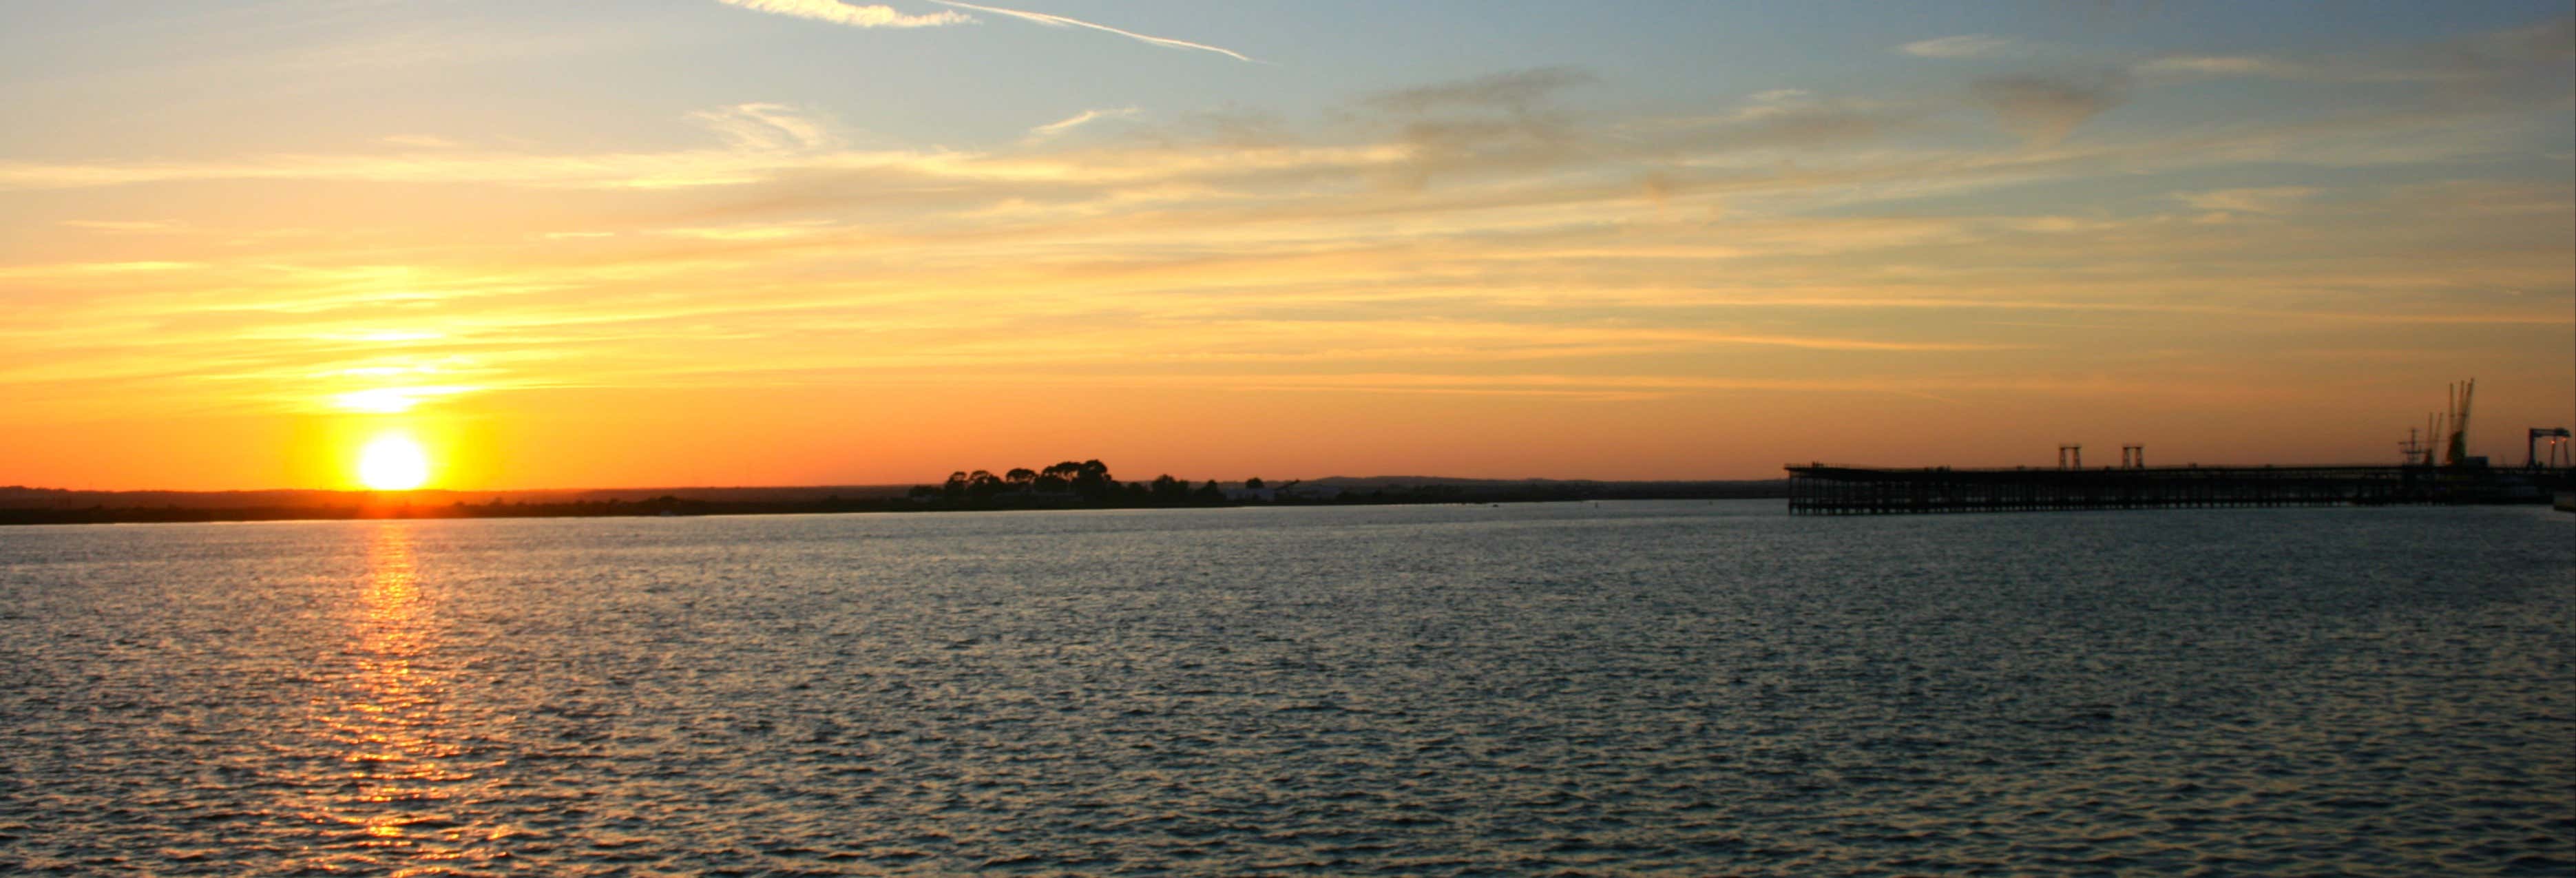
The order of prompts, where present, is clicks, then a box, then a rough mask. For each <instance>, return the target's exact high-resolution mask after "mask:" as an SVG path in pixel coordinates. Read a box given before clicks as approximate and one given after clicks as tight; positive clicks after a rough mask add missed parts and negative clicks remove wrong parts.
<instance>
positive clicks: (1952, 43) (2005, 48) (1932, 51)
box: [1896, 34, 2019, 58]
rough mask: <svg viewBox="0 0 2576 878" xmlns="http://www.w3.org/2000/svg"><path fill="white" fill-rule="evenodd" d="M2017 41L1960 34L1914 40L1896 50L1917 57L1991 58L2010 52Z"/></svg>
mask: <svg viewBox="0 0 2576 878" xmlns="http://www.w3.org/2000/svg"><path fill="white" fill-rule="evenodd" d="M2018 45H2019V44H2018V43H2015V42H2014V41H2012V40H2011V39H2008V38H2005V37H1997V36H1988V35H1986V34H1961V35H1958V36H1953V37H1936V38H1933V39H1929V40H1916V41H1914V42H1911V43H1906V44H1905V45H1902V46H1898V47H1896V50H1897V51H1899V52H1903V53H1905V54H1908V55H1912V56H1914V57H1917V58H1993V57H1997V56H2000V55H2004V54H2007V53H2009V52H2011V51H2012V50H2013V49H2014V48H2015V47H2016V46H2018Z"/></svg>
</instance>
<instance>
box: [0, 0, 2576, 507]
mask: <svg viewBox="0 0 2576 878" xmlns="http://www.w3.org/2000/svg"><path fill="white" fill-rule="evenodd" d="M770 7H776V8H770ZM789 7H794V9H790V8H789ZM297 8H301V7H297V6H296V5H295V4H272V5H249V6H242V7H238V8H235V7H230V6H224V7H222V8H221V10H220V11H219V12H217V11H210V12H200V13H195V15H196V16H197V17H195V18H189V19H185V20H179V21H152V20H146V19H149V18H150V17H149V16H147V17H145V19H133V20H127V19H115V18H112V17H90V16H91V14H90V13H85V12H80V11H76V10H75V11H56V12H52V13H47V14H46V15H42V16H36V15H27V16H26V20H22V21H18V22H15V24H16V25H17V26H16V27H13V28H0V31H9V32H12V33H13V34H14V35H13V36H7V37H0V54H6V53H7V52H6V51H5V50H10V49H19V50H23V51H21V52H19V53H17V54H16V55H15V57H19V58H20V59H21V60H19V61H16V62H11V63H12V65H13V66H8V67H0V97H6V98H11V99H14V100H16V101H17V103H15V104H9V105H11V106H23V107H26V108H27V111H26V112H25V113H23V114H21V118H22V120H23V121H22V123H20V124H15V125H13V126H11V129H10V131H9V132H7V133H0V304H5V307H6V309H7V314H8V319H7V320H6V321H5V322H0V353H5V357H0V411H5V412H6V415H5V418H6V420H5V422H0V484H12V483H16V484H27V485H37V486H48V487H70V488H178V489H226V488H265V487H351V486H354V483H353V481H352V480H353V479H354V474H353V471H352V464H353V461H354V459H355V455H356V453H357V450H358V448H359V447H360V446H361V445H363V443H364V442H365V441H366V440H367V439H368V438H370V437H372V436H375V435H378V434H380V433H382V432H385V431H387V430H402V431H407V432H409V433H411V434H413V435H415V436H417V437H418V438H419V439H420V440H421V441H422V442H423V443H424V444H425V445H426V446H428V447H429V448H430V451H431V454H432V457H433V463H434V466H435V468H436V473H435V475H434V477H433V484H434V485H435V486H440V487H454V488H464V489H481V488H544V487H585V486H594V487H595V486H625V485H701V484H703V485H753V484H827V483H828V484H849V483H918V482H930V481H936V480H938V479H939V478H942V477H944V476H945V475H946V474H947V473H948V472H950V471H952V470H958V469H975V468H990V469H994V470H997V471H998V470H1001V469H1004V468H1007V467H1011V466H1023V465H1025V466H1043V465H1045V464H1047V463H1052V462H1054V461H1057V460H1062V459H1067V458H1075V459H1081V458H1100V459H1103V460H1105V461H1107V462H1109V463H1110V464H1111V465H1112V467H1113V468H1114V470H1115V472H1116V473H1117V474H1118V475H1119V476H1121V477H1123V478H1128V479H1140V478H1150V477H1151V476H1153V475H1155V474H1158V473H1165V472H1168V473H1172V474H1174V475H1179V476H1183V477H1186V478H1192V479H1207V478H1222V479H1228V480H1232V479H1240V478H1244V477H1248V476H1263V477H1268V478H1273V479H1278V478H1297V477H1317V476H1325V475H1335V474H1341V475H1374V474H1440V475H1452V476H1464V477H1524V476H1540V477H1557V478H1675V479H1680V478H1769V477H1774V476H1777V475H1778V474H1779V466H1780V464H1782V463H1784V462H1789V461H1801V462H1803V461H1808V460H1828V461H1845V462H1865V463H1880V464H1889V465H1931V464H1952V465H1963V466H1965V465H2014V464H2049V463H2053V462H2054V460H2055V449H2056V447H2057V445H2058V444H2060V443H2062V442H2080V443H2084V444H2085V445H2086V447H2087V450H2088V451H2092V452H2093V453H2094V454H2095V455H2098V456H2099V457H2100V462H2102V463H2110V462H2113V461H2115V460H2116V459H2117V454H2118V448H2119V446H2120V445H2121V444H2124V443H2143V444H2145V445H2146V446H2147V449H2148V454H2149V459H2150V462H2153V463H2184V462H2203V463H2224V462H2394V461H2395V459H2396V443H2397V442H2398V441H2400V440H2402V439H2404V438H2405V437H2406V430H2407V428H2408V427H2410V426H2418V425H2420V424H2421V423H2422V422H2423V415H2424V414H2425V413H2426V412H2427V411H2430V410H2434V409H2438V408H2439V407H2440V406H2441V404H2442V394H2443V388H2444V385H2445V383H2446V382H2449V381H2453V380H2458V379H2462V378H2468V377H2476V378H2477V379H2478V380H2479V386H2478V396H2477V408H2476V418H2475V421H2474V423H2473V446H2474V447H2473V450H2474V451H2476V452H2479V453H2485V454H2489V455H2492V456H2494V457H2496V458H2498V459H2500V460H2511V461H2516V462H2518V461H2519V460H2520V459H2521V456H2522V447H2521V446H2522V436H2523V431H2524V428H2526V427H2531V426H2557V425H2565V424H2570V423H2576V184H2571V177H2576V147H2571V143H2570V141H2571V137H2576V135H2571V132H2570V129H2571V115H2570V113H2571V105H2576V98H2571V85H2570V82H2571V67H2576V61H2571V52H2570V51H2569V50H2568V48H2567V45H2566V40H2565V39H2564V38H2565V37H2566V36H2567V35H2568V34H2569V33H2570V32H2571V31H2570V28H2569V25H2568V21H2569V20H2568V18H2567V17H2566V16H2565V15H2564V13H2563V9H2560V10H2559V11H2558V13H2557V14H2555V15H2554V16H2553V15H2551V14H2549V12H2548V10H2549V9H2550V7H2546V6H2530V5H2527V4H2494V5H2492V6H2477V7H2464V10H2465V11H2459V12H2456V13H2446V14H2449V15H2452V16H2454V17H2452V18H2446V19H2442V20H2439V21H2432V22H2415V23H2414V25H2413V26H2410V27H2408V28H2399V29H2393V30H2390V31H2388V32H2385V33H2373V32H2366V31H2359V30H2351V29H2346V30H2337V31H2333V32H2322V31H2316V30H2314V29H2302V28H2300V27H2297V26H2294V25H2295V24H2296V23H2295V22H2251V23H2246V24H2245V27H2244V28H2243V29H2241V30H2240V31H2237V32H2234V33H2235V36H2234V37H2233V38H2231V39H2230V40H2228V41H2224V42H2226V43H2227V44H2226V45H2219V44H2218V42H2220V41H2211V40H2206V39H2205V38H2204V36H2203V35H2206V34H2209V33H2214V32H2218V30H2219V28H2217V25H2218V24H2219V23H2220V22H2217V21H2214V20H2210V19H2208V16H2223V15H2225V14H2226V13H2224V12H2223V11H2214V10H2197V9H2195V10H2175V11H2173V12H2171V13H2170V15H2169V16H2167V17H2161V18H2160V17H2157V16H2156V15H2147V16H2145V17H2143V18H2140V19H2137V20H2130V21H2121V22H2109V23H2105V22H2103V21H2100V20H2092V19H2086V18H2084V17H2081V16H2070V17H2067V18H2064V19H2062V20H2051V19H2046V17H2044V16H2043V17H2042V19H2041V20H2035V21H2016V20H2010V19H2009V18H1997V17H1996V16H1995V14H1994V13H1992V12H1991V11H1988V10H1980V9H1979V8H1977V7H1973V6H1971V7H1961V8H1957V9H1939V8H1931V7H1927V11H1926V12H1925V14H1923V15H1922V16H1918V17H1917V18H1916V19H1909V20H1907V21H1904V22H1887V21H1870V22H1849V23H1843V22H1826V21H1823V20H1822V19H1823V18H1824V17H1826V13H1823V12H1816V11H1814V10H1801V11H1799V12H1796V13H1787V12H1784V11H1779V10H1773V12H1774V13H1776V15H1775V18H1788V19H1798V18H1800V17H1801V16H1810V15H1813V16H1818V20H1817V21H1805V20H1803V19H1801V20H1796V21H1790V20H1772V21H1767V22H1764V23H1762V26H1765V27H1772V28H1775V29H1782V30H1781V31H1780V32H1783V33H1789V32H1794V33H1798V34H1802V35H1804V37H1803V39H1806V40H1808V41H1809V42H1807V43H1802V44H1801V45H1803V46H1805V48H1807V49H1809V50H1812V51H1811V52H1809V53H1808V54H1817V55H1820V56H1821V59H1806V58H1804V56H1803V55H1800V56H1792V55H1790V54H1781V55H1779V56H1778V57H1777V58H1773V57H1772V56H1769V55H1764V54H1763V53H1762V52H1761V51H1760V48H1761V47H1760V46H1759V41H1758V40H1755V39H1754V37H1755V36H1758V34H1754V35H1750V36H1748V35H1746V34H1747V33H1748V31H1747V30H1746V29H1747V28H1752V27H1753V26H1754V24H1755V23H1752V22H1743V21H1732V20H1720V19H1721V18H1723V17H1724V16H1731V15H1737V14H1739V12H1738V11H1724V10H1696V11H1684V12H1674V13H1671V14H1673V15H1677V16H1685V17H1690V18H1689V20H1687V21H1671V22H1661V23H1658V22H1653V21H1647V22H1632V23H1626V24H1620V25H1617V26H1616V27H1619V28H1633V30H1626V31H1618V32H1615V33H1598V34H1596V33H1592V32H1589V31H1584V30H1582V29H1581V28H1578V27H1573V26H1572V25H1571V24H1568V25H1566V26H1564V27H1558V28H1555V29H1550V27H1549V26H1548V25H1547V23H1546V22H1543V21H1532V22H1526V23H1524V24H1523V25H1519V26H1515V25H1512V24H1508V23H1500V24H1498V23H1495V22H1492V21H1489V20H1486V19H1485V18H1483V17H1476V19H1475V20H1476V21H1477V22H1478V24H1477V25H1476V28H1474V29H1471V30H1469V31H1465V32H1462V33H1463V34H1464V35H1463V36H1458V37H1457V40H1458V42H1457V43H1456V45H1454V46H1451V47H1450V48H1446V49H1442V50H1439V51H1440V52H1442V53H1445V54H1435V55H1420V56H1405V57H1395V56H1390V55H1389V54H1388V53H1387V52H1385V51H1371V50H1367V49H1368V47H1366V46H1362V45H1356V44H1344V43H1343V42H1338V41H1337V40H1338V39H1342V38H1341V37H1338V36H1337V35H1332V34H1326V33H1319V32H1314V31H1303V30H1296V29H1293V28H1289V29H1282V28H1277V27H1272V26H1271V24H1273V23H1267V22H1264V21H1262V20H1261V16H1263V15H1266V14H1271V13H1266V12H1262V11H1259V10H1222V11H1217V12H1208V13H1205V14H1204V15H1197V14H1195V13H1190V10H1191V9H1192V8H1193V7H1189V6H1186V5H1175V6H1165V5H1161V4H1139V5H1134V6H1129V7H1123V8H1113V11H1112V12H1103V13H1101V14H1102V15H1112V14H1118V15H1123V16H1124V18H1122V19H1121V20H1122V22H1124V24H1125V25H1126V26H1125V27H1124V29H1123V30H1122V31H1119V32H1110V31H1103V30H1100V29H1096V28H1095V29H1089V30H1085V29H1082V28H1049V27H1043V26H1038V25H1036V24H1032V23H1031V22H1029V21H1027V20H1024V19H1021V18H1014V17H1011V16H1008V15H997V14H994V13H991V12H982V13H977V14H975V15H972V16H969V15H966V14H965V13H960V12H955V11H954V10H950V14H945V15H943V14H942V13H941V12H940V11H939V10H940V7H936V6H929V7H924V8H923V9H909V8H899V9H897V10H896V12H898V13H900V14H901V15H910V16H916V18H904V19H899V20H898V19H884V18H882V17H874V18H871V17H868V16H857V17H851V16H847V15H843V14H842V13H839V12H834V11H830V10H824V11H823V12H817V13H815V14H811V15H809V14H806V12H811V11H813V10H816V9H824V7H821V6H813V5H812V4H783V5H782V4H770V6H763V5H762V4H758V3H733V4H727V3H722V2H716V0H707V2H704V3H698V4H673V5H671V6H670V7H669V8H667V9H659V8H657V9H656V10H655V11H653V12H651V13H650V14H649V15H646V16H645V19H644V20H638V21H633V22H628V23H626V26H624V27H621V28H618V29H614V30H612V31H602V30H600V29H598V28H595V27H591V26H589V25H591V24H594V23H593V22H587V21H586V20H585V19H584V18H583V16H585V15H588V14H589V13H583V12H578V11H564V10H556V11H552V12H538V11H529V10H524V9H517V8H515V7H512V6H510V5H506V4H493V5H489V6H485V5H479V4H465V5H462V6H459V7H456V8H454V9H451V10H448V11H446V12H444V13H441V12H436V11H421V10H375V9H366V8H356V9H353V8H348V7H332V12H331V14H330V15H329V16H323V17H313V18H308V19H298V20H295V21H293V22H285V21H278V20H271V19H272V18H275V17H278V16H291V15H292V14H293V10H294V9H297ZM841 8H849V9H857V8H861V7H852V6H845V7H841ZM1475 9H1476V7H1473V6H1461V7H1454V8H1453V7H1447V6H1443V5H1439V4H1427V5H1425V6H1424V7H1420V8H1413V9H1409V10H1406V11H1405V12H1403V13H1401V14H1400V15H1399V17H1400V18H1401V19H1402V20H1400V21H1393V22H1390V23H1388V24H1387V25H1386V27H1387V28H1389V29H1392V32H1391V33H1373V34H1369V35H1350V36H1348V37H1347V38H1346V39H1347V40H1349V41H1361V42H1364V41H1372V40H1384V41H1393V40H1398V39H1400V38H1401V37H1402V36H1403V35H1404V34H1406V33H1411V31H1407V30H1405V29H1406V28H1422V29H1426V30H1424V31H1423V32H1424V33H1430V32H1432V31H1435V30H1440V29H1442V28H1454V27H1457V26H1459V25H1461V23H1462V22H1463V21H1465V20H1466V19H1464V18H1446V17H1444V16H1449V15H1452V14H1453V13H1454V14H1455V15H1456V16H1473V15H1474V10H1475ZM280 10H286V11H280ZM781 10H786V11H781ZM795 10H805V12H799V11H795ZM1051 11H1053V12H1055V13H1058V14H1070V13H1071V12H1074V11H1077V10H1070V9H1065V10H1051ZM8 14H9V15H21V13H15V12H13V13H8ZM1661 14H1665V13H1664V12H1655V13H1652V14H1648V13H1642V12H1641V13H1640V15H1645V16H1647V17H1650V18H1651V17H1652V16H1653V15H1661ZM818 15H819V16H821V17H817V16H818ZM371 16H397V17H399V18H398V20H379V19H378V18H374V17H371ZM439 16H445V17H439ZM835 16H839V18H835ZM1945 16H1946V17H1947V18H1948V19H1951V20H1944V19H1945ZM843 19H847V20H843ZM1126 19H1134V20H1132V21H1128V20H1126ZM1918 19H1919V20H1918ZM889 21H893V22H896V24H887V23H886V22H889ZM263 22H264V23H265V25H274V26H264V25H263ZM1160 22H1171V23H1172V24H1173V26H1175V27H1177V26H1179V25H1180V24H1182V23H1185V22H1186V23H1189V24H1192V25H1193V26H1195V27H1198V28H1202V29H1204V30H1205V31H1206V32H1203V33H1201V32H1193V33H1185V34H1178V35H1168V34H1165V33H1163V31H1165V30H1169V28H1158V27H1148V26H1147V25H1152V24H1156V23H1160ZM290 23H291V24H293V25H294V26H293V27H289V26H287V25H288V24H290ZM1829 23H1830V24H1835V25H1836V27H1835V28H1833V29H1831V30H1827V29H1825V25H1826V24H1829ZM897 24H899V25H901V26H897ZM1603 26H1604V27H1611V25H1603ZM2353 27H2354V28H2359V27H2360V26H2359V25H2355V26H2353ZM156 28H157V29H156ZM1519 28H1526V29H1519ZM934 32H935V33H934ZM1441 32H1449V31H1441ZM603 33H614V34H616V35H617V36H616V38H614V39H608V38H605V37H601V36H600V34H603ZM1122 34H1123V35H1122ZM1718 34H1726V35H1730V36H1729V37H1728V38H1729V39H1743V40H1747V41H1751V42H1748V43H1747V45H1746V46H1745V48H1744V50H1743V51H1742V52H1739V53H1736V54H1731V55H1725V58H1726V59H1727V60H1726V61H1725V62H1724V63H1719V62H1716V61H1711V60H1710V59H1709V58H1708V56H1707V54H1706V53H1705V52H1702V51H1699V50H1697V49H1695V48H1694V40H1695V39H1699V40H1700V41H1701V42H1705V41H1706V40H1707V39H1716V37H1715V36H1713V35H1718ZM215 36H221V37H224V38H222V39H215V38H212V37H215ZM1425 39H1428V38H1427V37H1426V38H1425ZM156 40H157V41H159V42H158V43H157V44H156V43H155V42H154V41H156ZM1154 40H1162V42H1154ZM84 41H86V42H84ZM1623 41H1624V42H1623ZM1175 42H1178V43H1180V44H1179V45H1175V44H1174V43H1175ZM1426 44H1427V43H1426ZM1444 45H1446V44H1444ZM66 47H69V48H66ZM84 48H86V49H88V50H94V51H84ZM1426 51H1427V50H1426ZM30 53H32V54H30ZM781 58H803V59H806V60H807V61H810V62H811V63H812V64H816V65H821V64H826V63H828V64H829V65H838V66H834V67H832V69H834V70H835V71H838V72H837V73H836V74H835V76H836V77H841V78H840V79H835V80H832V81H822V80H817V79H816V78H815V77H813V76H812V75H810V74H809V73H807V72H804V71H809V70H812V69H820V68H816V67H810V66H809V67H804V68H796V67H792V65H784V62H781V61H780V60H779V59H781ZM1829 61H1830V62H1836V63H1827V62H1829ZM675 65H677V66H680V67H686V68H688V69H689V70H691V71H696V73H695V76H696V78H689V77H685V76H682V75H681V74H680V73H679V72H676V71H674V70H672V69H671V68H673V67H674V66H675ZM907 65H908V66H907ZM942 65H945V66H942ZM845 68H846V69H845ZM926 70H937V71H942V73H941V75H939V76H927V75H926V74H925V73H924V72H923V71H926ZM862 83H875V84H883V88H870V87H861V86H860V85H859V84H862Z"/></svg>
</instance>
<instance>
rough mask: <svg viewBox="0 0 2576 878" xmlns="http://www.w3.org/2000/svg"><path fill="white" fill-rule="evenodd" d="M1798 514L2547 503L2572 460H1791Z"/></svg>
mask: <svg viewBox="0 0 2576 878" xmlns="http://www.w3.org/2000/svg"><path fill="white" fill-rule="evenodd" d="M1788 470H1789V513H1790V514H1792V515H1884V514H1903V513H1936V512H2031V511H2048V510H2066V509H2181V508H2194V507H2225V506H2342V505H2352V504H2364V505H2372V504H2396V503H2434V504H2468V503H2524V502H2533V503H2538V502H2547V501H2548V498H2549V494H2550V490H2551V489H2552V488H2553V487H2554V486H2563V485H2567V484H2569V475H2568V471H2567V470H2565V469H2563V468H2562V469H2537V470H2533V469H2501V468H2499V469H2487V468H2465V467H2430V466H2358V465H2357V466H2259V467H2245V466H2225V467H2203V466H2184V467H2121V468H2104V469H2029V468H2017V469H1952V468H1949V467H1934V468H1929V469H1884V468H1877V467H1863V466H1842V465H1835V464H1824V463H1813V464H1807V465H1804V466H1801V465H1797V464H1791V465H1789V466H1788Z"/></svg>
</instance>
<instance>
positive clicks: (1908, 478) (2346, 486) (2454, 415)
mask: <svg viewBox="0 0 2576 878" xmlns="http://www.w3.org/2000/svg"><path fill="white" fill-rule="evenodd" d="M2476 389H2477V383H2476V382H2475V381H2474V380H2472V381H2465V382H2461V383H2459V384H2455V385H2452V386H2451V387H2450V390H2449V403H2448V406H2447V407H2446V410H2445V412H2443V413H2441V414H2438V415H2435V416H2431V418H2430V423H2429V424H2428V425H2427V429H2426V431H2425V432H2424V433H2423V434H2421V435H2420V436H2419V435H2416V434H2415V433H2414V431H2413V430H2411V429H2410V430H2409V431H2408V433H2409V435H2408V437H2407V440H2406V441H2405V442H2403V443H2400V450H2401V451H2402V452H2403V453H2404V455H2405V456H2404V460H2403V462H2402V463H2399V464H2395V465H2345V466H2271V465H2267V466H2218V467H2204V466H2196V465H2195V466H2179V467H2150V466H2147V462H2146V459H2147V455H2146V447H2145V446H2143V445H2124V446H2121V448H2120V465H2119V466H2116V467H2103V468H2099V469H2086V468H2085V467H2084V447H2083V446H2081V445H2072V444H2069V445H2060V446H2058V449H2057V467H2056V468H2054V469H2046V468H2041V469H2033V468H2029V467H2015V468H2012V469H1953V468H1950V467H1932V468H1925V469H1886V468H1878V467H1863V466H1842V465H1834V464H1825V463H1810V464H1806V465H1803V466H1802V465H1797V464H1791V465H1790V466H1789V467H1788V470H1789V512H1790V514H1792V515H1873V514H1889V513H1931V512H2020V511H2039V510H2062V509H2176V508H2193V507H2219V506H2323V505H2348V504H2365V505H2378V504H2399V503H2420V504H2468V503H2545V502H2548V501H2549V500H2550V498H2551V494H2552V492H2553V491H2564V490H2567V489H2569V488H2571V487H2576V472H2571V470H2570V467H2569V456H2570V455H2569V447H2568V444H2569V443H2568V439H2569V431H2568V430H2567V428H2565V427H2534V428H2532V430H2531V433H2530V440H2529V443H2528V444H2527V445H2526V446H2525V450H2524V456H2525V460H2524V462H2523V465H2522V466H2521V467H2519V468H2512V467H2494V466H2490V465H2488V463H2487V459H2486V458H2484V457H2475V456H2471V455H2470V454H2469V452H2468V430H2469V409H2470V404H2471V402H2472V397H2473V396H2474V394H2475V392H2476ZM2544 441H2546V442H2547V453H2546V456H2544V455H2543V453H2542V447H2541V446H2542V443H2543V442H2544Z"/></svg>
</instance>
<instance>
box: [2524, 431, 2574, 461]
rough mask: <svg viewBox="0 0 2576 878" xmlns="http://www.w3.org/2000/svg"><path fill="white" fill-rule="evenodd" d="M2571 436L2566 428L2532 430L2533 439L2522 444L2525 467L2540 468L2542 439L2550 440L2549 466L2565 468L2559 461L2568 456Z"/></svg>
mask: <svg viewBox="0 0 2576 878" xmlns="http://www.w3.org/2000/svg"><path fill="white" fill-rule="evenodd" d="M2569 435H2570V434H2569V433H2568V432H2567V428H2565V427H2533V428H2531V438H2530V439H2528V440H2525V441H2524V442H2523V443H2522V465H2523V467H2524V468H2526V469H2533V468H2538V467H2539V466H2540V440H2542V439H2547V440H2549V465H2550V466H2552V467H2558V466H2564V465H2565V464H2562V463H2559V460H2560V459H2561V458H2563V457H2565V456H2566V451H2567V438H2568V436H2569Z"/></svg>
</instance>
